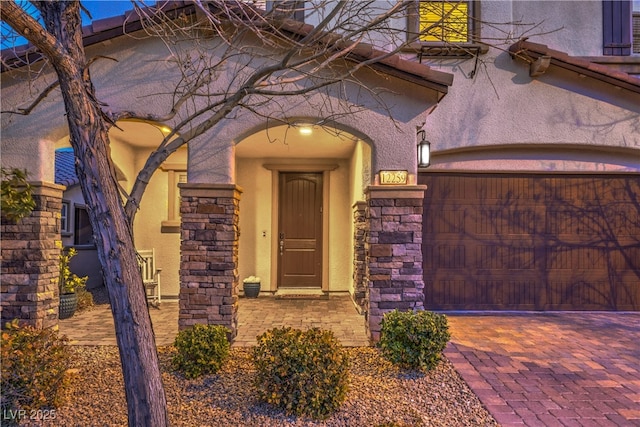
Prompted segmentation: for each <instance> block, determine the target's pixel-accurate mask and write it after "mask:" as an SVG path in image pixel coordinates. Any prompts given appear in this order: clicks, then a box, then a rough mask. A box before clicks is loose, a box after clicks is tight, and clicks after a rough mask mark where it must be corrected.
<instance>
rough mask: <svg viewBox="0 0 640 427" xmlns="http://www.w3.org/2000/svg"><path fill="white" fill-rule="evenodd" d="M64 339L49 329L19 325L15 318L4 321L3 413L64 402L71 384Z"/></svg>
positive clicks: (1, 353)
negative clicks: (8, 321)
mask: <svg viewBox="0 0 640 427" xmlns="http://www.w3.org/2000/svg"><path fill="white" fill-rule="evenodd" d="M67 341H68V340H67V338H66V337H64V336H63V337H58V332H57V331H54V330H51V329H43V330H38V329H35V328H33V327H31V326H19V324H18V320H13V321H12V322H11V323H7V324H6V330H3V331H2V340H1V346H0V358H1V359H2V374H1V377H2V380H1V387H2V393H1V398H0V406H1V407H2V411H3V413H7V412H8V411H17V410H26V411H32V410H39V409H43V408H56V407H58V406H60V405H62V404H63V403H64V399H65V396H66V391H67V390H68V388H69V387H70V385H71V377H70V375H69V373H68V372H67V371H68V369H69V367H70V365H71V354H70V350H69V347H68V346H67V345H66V344H67Z"/></svg>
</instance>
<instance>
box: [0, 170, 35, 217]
mask: <svg viewBox="0 0 640 427" xmlns="http://www.w3.org/2000/svg"><path fill="white" fill-rule="evenodd" d="M0 175H2V197H1V198H0V199H1V201H2V214H3V215H4V216H5V217H6V218H7V219H9V220H11V221H14V222H15V221H18V220H20V219H22V218H24V217H25V216H27V215H30V214H31V212H32V211H33V210H34V209H35V207H36V202H35V200H34V199H33V190H32V188H31V184H29V182H28V181H27V171H26V170H20V169H12V170H9V169H5V168H1V169H0Z"/></svg>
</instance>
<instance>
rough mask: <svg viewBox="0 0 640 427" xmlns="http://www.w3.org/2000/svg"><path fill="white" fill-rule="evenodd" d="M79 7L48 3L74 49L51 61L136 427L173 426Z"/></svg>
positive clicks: (52, 20) (53, 22)
mask: <svg viewBox="0 0 640 427" xmlns="http://www.w3.org/2000/svg"><path fill="white" fill-rule="evenodd" d="M73 7H74V4H71V3H66V2H59V3H58V2H51V3H47V4H46V5H44V6H41V12H42V15H43V18H44V21H45V25H46V26H47V28H48V30H49V31H50V32H52V33H53V34H54V35H55V36H56V38H57V40H58V42H59V43H61V44H62V46H64V48H65V49H66V52H67V53H68V54H67V55H63V56H61V57H58V58H50V59H51V63H52V65H53V67H54V68H55V70H56V73H57V75H58V79H59V81H60V90H61V92H62V94H63V98H64V104H65V110H66V114H67V119H68V123H69V137H70V142H71V145H72V147H73V149H74V152H75V156H76V170H77V173H78V178H79V179H80V186H81V188H82V194H83V196H84V199H85V201H86V204H87V207H88V213H89V219H90V221H91V225H92V226H93V230H94V238H95V243H96V246H97V250H98V257H99V259H100V262H101V264H102V268H103V274H104V281H105V284H106V287H107V290H108V292H109V299H110V302H111V312H112V314H113V319H114V323H115V329H116V339H117V343H118V348H119V350H120V360H121V364H122V372H123V375H124V384H125V392H126V398H127V410H128V416H129V425H130V426H136V427H140V426H151V427H158V426H166V425H168V412H167V404H166V397H165V393H164V387H163V384H162V377H161V374H160V368H159V363H158V355H157V350H156V345H155V339H154V334H153V329H152V326H151V317H150V315H149V309H148V307H147V301H146V294H145V291H144V286H143V284H142V276H141V274H140V269H139V266H138V259H137V254H136V251H135V247H134V244H133V237H132V233H131V230H130V228H129V226H128V222H127V219H126V217H125V213H124V208H123V206H122V201H121V198H120V194H119V192H118V186H117V181H116V177H115V174H114V173H113V167H112V165H111V159H110V155H109V138H108V129H109V127H110V124H109V123H108V122H107V121H106V120H105V116H104V115H103V113H102V111H101V110H100V108H99V105H98V102H97V101H96V98H95V91H94V88H93V85H92V83H91V80H90V78H89V71H88V69H86V68H85V67H86V59H85V56H84V49H83V46H82V37H81V31H80V28H81V27H80V23H79V20H80V15H79V10H71V9H73ZM75 7H76V8H77V7H78V6H77V4H75ZM76 21H77V22H76ZM52 27H53V28H52ZM56 27H57V28H56Z"/></svg>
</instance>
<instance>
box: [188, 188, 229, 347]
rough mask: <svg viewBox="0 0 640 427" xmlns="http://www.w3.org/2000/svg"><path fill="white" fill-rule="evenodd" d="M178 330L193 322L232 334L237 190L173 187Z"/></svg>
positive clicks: (193, 323)
mask: <svg viewBox="0 0 640 427" xmlns="http://www.w3.org/2000/svg"><path fill="white" fill-rule="evenodd" d="M179 187H180V195H181V198H182V202H181V206H180V213H181V215H182V221H181V228H180V230H181V231H180V233H181V243H180V315H179V319H178V327H179V329H181V330H182V329H185V328H187V327H189V326H192V325H195V324H196V323H202V324H216V325H224V326H226V327H228V328H229V329H231V331H232V332H231V334H230V338H231V339H233V338H235V336H236V335H237V330H238V237H239V230H238V219H239V202H240V193H241V192H242V190H241V189H240V188H239V187H237V186H235V185H233V184H179Z"/></svg>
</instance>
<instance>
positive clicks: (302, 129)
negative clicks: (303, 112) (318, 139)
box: [298, 126, 313, 135]
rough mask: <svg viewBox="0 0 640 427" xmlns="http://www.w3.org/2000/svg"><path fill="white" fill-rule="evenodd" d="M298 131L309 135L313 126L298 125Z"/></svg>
mask: <svg viewBox="0 0 640 427" xmlns="http://www.w3.org/2000/svg"><path fill="white" fill-rule="evenodd" d="M298 132H300V135H311V134H312V133H313V128H312V127H311V126H300V127H299V128H298Z"/></svg>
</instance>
